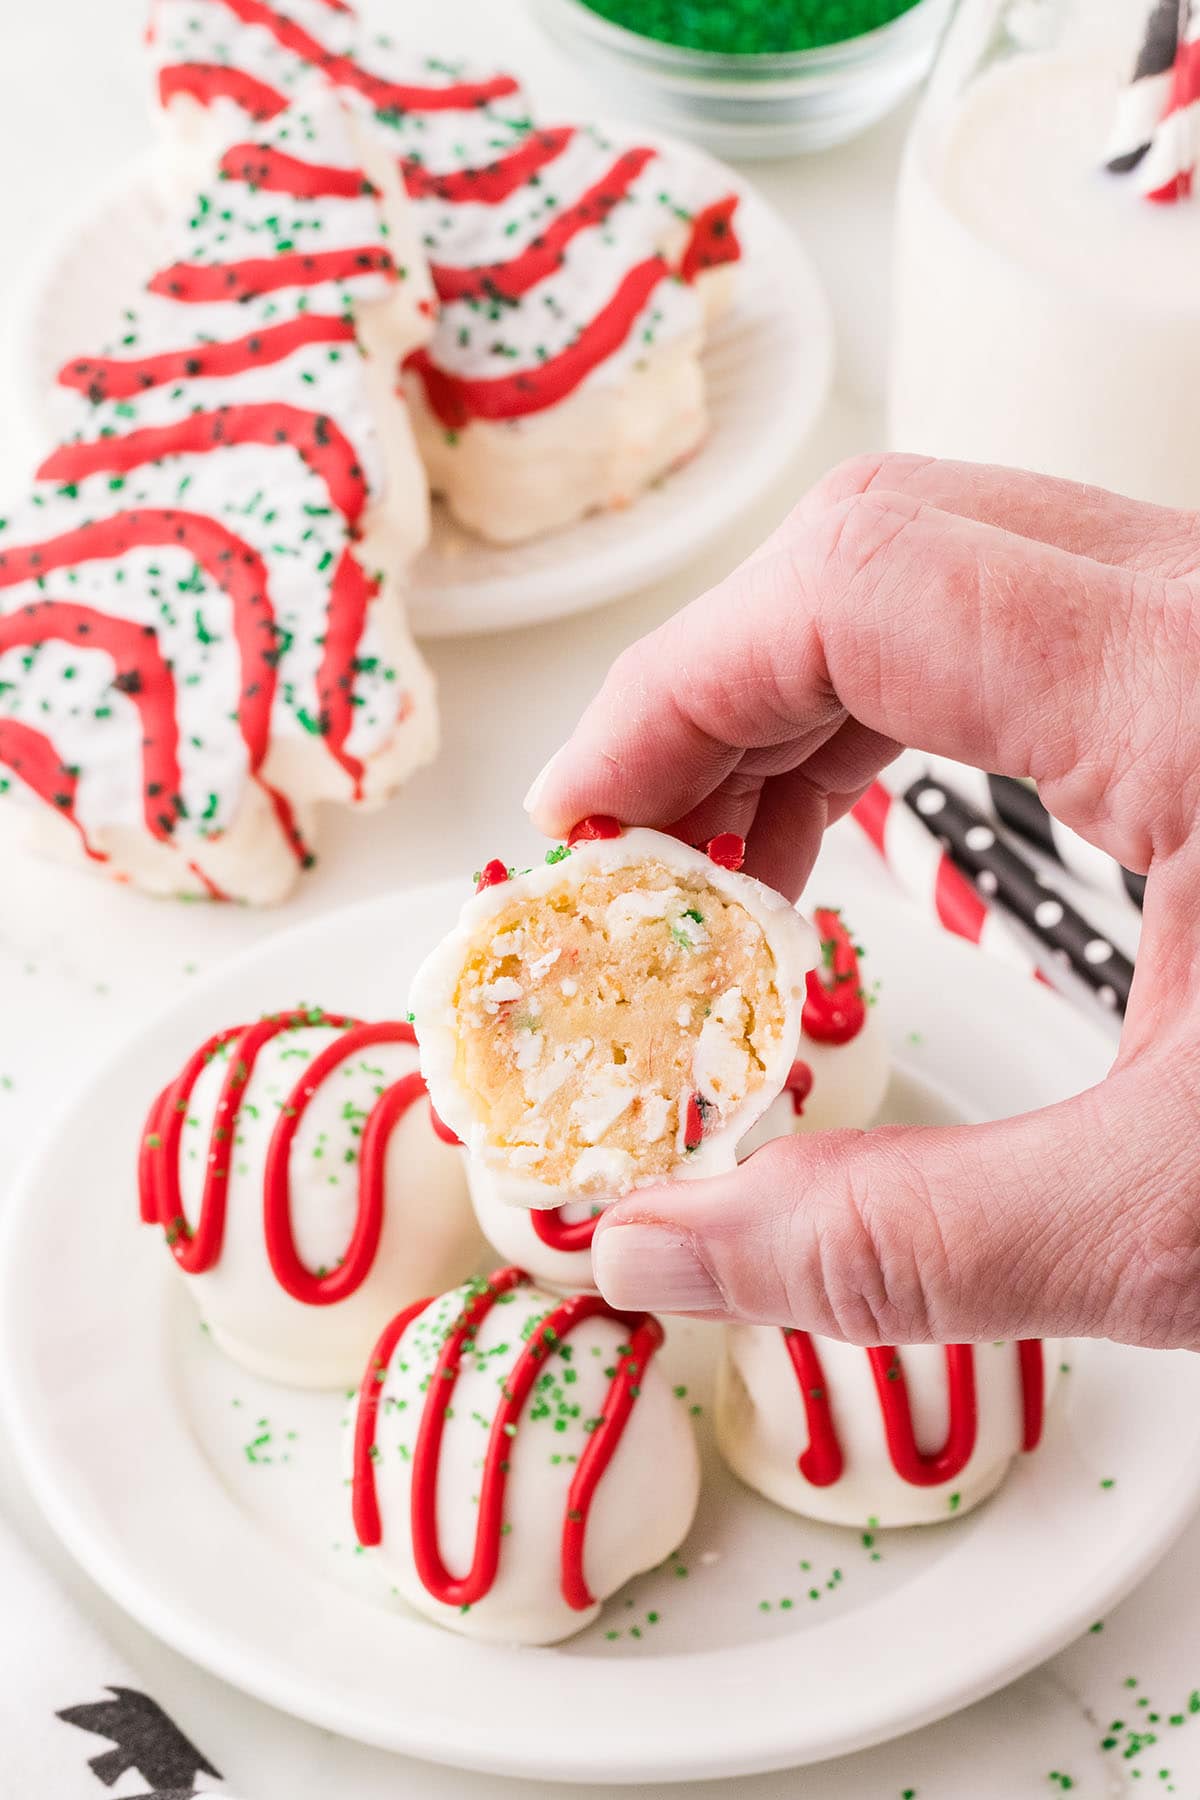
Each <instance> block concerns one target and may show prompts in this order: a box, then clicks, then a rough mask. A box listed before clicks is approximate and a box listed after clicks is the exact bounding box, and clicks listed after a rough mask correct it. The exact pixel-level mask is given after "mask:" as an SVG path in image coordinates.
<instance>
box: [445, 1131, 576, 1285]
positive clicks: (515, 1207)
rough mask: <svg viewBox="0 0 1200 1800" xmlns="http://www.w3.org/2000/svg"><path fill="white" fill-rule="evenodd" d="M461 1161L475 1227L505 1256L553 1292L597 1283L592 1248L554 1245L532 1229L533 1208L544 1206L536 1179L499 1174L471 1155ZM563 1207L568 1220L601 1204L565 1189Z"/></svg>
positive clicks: (508, 1260) (537, 1208)
mask: <svg viewBox="0 0 1200 1800" xmlns="http://www.w3.org/2000/svg"><path fill="white" fill-rule="evenodd" d="M464 1162H465V1163H466V1170H467V1186H468V1187H469V1189H470V1192H471V1203H472V1205H473V1206H474V1208H475V1217H476V1219H478V1221H479V1228H480V1230H481V1231H482V1232H483V1235H484V1237H485V1238H486V1239H487V1241H488V1243H489V1244H491V1245H492V1247H493V1249H495V1250H497V1251H498V1252H499V1253H500V1255H501V1256H502V1257H503V1258H504V1260H505V1261H506V1262H510V1263H515V1264H516V1266H517V1267H518V1268H519V1269H525V1270H526V1271H527V1272H528V1273H529V1274H530V1275H532V1276H533V1279H534V1280H535V1281H537V1282H540V1283H541V1284H542V1286H543V1287H548V1288H551V1289H553V1290H554V1291H555V1292H556V1293H561V1294H580V1293H584V1292H585V1291H586V1292H591V1291H592V1290H594V1289H595V1286H596V1283H595V1281H594V1280H593V1277H592V1253H591V1250H590V1249H588V1250H558V1249H555V1247H554V1245H553V1244H545V1243H543V1242H542V1240H541V1238H540V1237H539V1236H538V1234H537V1231H536V1230H535V1229H534V1224H533V1212H534V1211H535V1210H537V1211H540V1210H544V1200H543V1199H542V1196H541V1190H540V1189H539V1188H538V1187H537V1185H536V1183H534V1182H530V1181H522V1180H521V1179H520V1178H519V1177H517V1176H509V1175H503V1174H500V1173H499V1172H498V1171H497V1170H495V1169H489V1168H488V1167H487V1165H486V1164H485V1163H482V1162H472V1161H471V1160H470V1158H464ZM561 1207H562V1213H563V1218H564V1221H565V1222H566V1223H567V1224H572V1225H573V1224H575V1223H576V1222H577V1221H579V1220H581V1219H587V1218H591V1217H592V1216H594V1214H596V1213H597V1212H602V1211H603V1210H604V1208H603V1203H602V1202H598V1201H594V1200H579V1199H573V1198H572V1197H571V1196H570V1195H566V1194H564V1195H563V1196H562V1201H561Z"/></svg>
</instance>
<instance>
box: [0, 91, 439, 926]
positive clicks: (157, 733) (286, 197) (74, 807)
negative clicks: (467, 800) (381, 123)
mask: <svg viewBox="0 0 1200 1800" xmlns="http://www.w3.org/2000/svg"><path fill="white" fill-rule="evenodd" d="M368 160H369V161H378V162H381V163H382V168H381V169H380V170H379V171H374V170H373V171H372V173H371V174H370V175H368V174H367V172H366V170H365V168H364V159H363V156H362V155H361V154H360V146H359V144H358V143H357V141H356V133H355V130H354V127H353V121H352V120H351V118H350V117H349V115H348V114H347V113H346V111H345V109H344V108H343V107H342V106H341V105H340V103H339V102H338V101H337V100H336V98H335V97H334V96H333V95H332V94H330V93H328V91H326V90H325V89H324V88H323V87H321V86H320V85H319V84H318V85H315V86H314V85H312V84H311V83H310V86H309V90H308V93H307V95H306V97H305V98H304V99H303V100H301V101H299V102H298V103H297V105H296V106H295V107H294V108H293V109H292V110H290V111H289V112H287V113H284V114H280V115H279V116H277V117H276V118H275V119H273V120H272V122H271V123H270V124H269V125H268V126H266V127H260V128H258V130H257V132H256V134H255V135H254V136H253V137H251V138H246V139H243V140H242V141H241V142H239V143H238V144H236V145H233V146H231V147H229V148H228V150H227V151H226V152H225V154H224V155H223V156H222V158H221V162H220V166H219V168H218V170H217V171H216V173H215V177H214V179H213V180H212V181H210V182H209V183H208V184H207V185H206V186H205V187H204V189H203V190H202V191H201V192H200V193H199V195H197V196H195V197H194V198H193V200H192V201H191V203H190V204H189V206H188V208H187V209H186V213H185V216H184V217H183V218H182V219H181V220H180V221H179V222H178V226H177V228H176V230H174V231H173V233H172V255H171V257H170V260H169V261H168V262H167V263H166V264H165V266H164V267H163V268H162V269H160V270H159V271H158V272H157V273H155V274H154V275H153V276H152V277H151V279H150V280H149V282H147V283H146V284H145V286H144V288H143V289H142V290H141V291H139V292H137V293H136V294H135V295H134V297H133V298H132V299H131V302H130V304H129V306H128V307H127V308H126V309H125V311H124V313H123V315H122V318H121V320H120V322H119V325H118V327H117V329H116V330H115V331H114V332H113V334H112V335H111V336H110V338H109V340H108V341H107V342H105V343H104V344H103V345H102V347H101V349H100V350H99V351H98V352H97V353H95V354H92V353H85V354H81V355H79V356H76V357H73V358H72V359H71V360H70V361H69V362H68V363H67V364H65V365H64V367H63V369H62V371H61V373H60V376H59V384H60V400H61V407H62V413H61V416H62V419H63V426H64V430H63V441H62V442H61V443H60V444H59V446H58V447H57V448H56V449H55V450H53V451H52V452H51V453H50V454H49V455H48V456H47V457H46V458H45V459H44V460H43V462H42V463H41V465H40V467H39V469H38V471H37V476H38V482H37V486H36V487H35V489H34V491H33V493H32V495H30V496H29V497H28V498H27V499H26V500H25V501H24V502H23V503H21V504H19V505H17V506H16V507H15V508H13V509H12V510H10V511H9V512H8V514H7V516H6V517H5V518H4V521H3V526H2V528H0V764H2V765H3V766H2V767H0V780H2V782H3V785H4V788H5V790H6V791H7V792H9V793H10V794H12V795H13V796H14V797H16V798H19V799H22V800H26V801H27V800H29V799H31V798H32V799H36V800H38V801H40V802H42V804H43V807H44V808H46V809H47V812H48V815H49V817H48V823H47V825H46V827H45V829H44V830H43V833H42V835H43V836H44V838H45V839H46V840H47V842H48V844H49V845H50V847H56V846H62V847H67V846H71V845H74V846H76V847H82V848H83V850H84V852H85V853H86V854H87V855H88V856H89V857H90V858H91V859H92V860H94V861H96V862H98V863H107V864H108V866H109V870H110V872H111V873H113V874H115V875H117V876H119V877H124V878H127V879H133V880H135V881H137V882H138V883H139V884H140V885H143V886H146V887H147V888H150V889H151V890H153V891H166V892H173V891H183V892H187V891H201V892H205V891H206V892H210V893H213V892H220V893H222V894H225V895H228V896H230V897H236V898H249V899H273V898H277V897H278V896H279V895H280V894H281V893H282V892H284V891H285V890H286V888H287V887H288V886H289V885H290V883H291V880H292V879H293V877H294V874H295V871H296V869H297V867H298V866H300V865H301V864H303V863H304V862H306V861H307V860H308V858H309V855H310V850H309V834H310V831H311V809H312V805H313V803H314V802H316V801H318V800H339V801H343V802H350V803H360V802H370V801H375V800H379V799H382V798H384V797H385V796H386V795H387V794H388V793H389V792H390V791H392V789H394V787H395V785H396V784H397V783H398V782H399V781H400V780H401V779H403V777H404V776H405V775H406V774H407V773H408V772H409V770H410V769H411V768H412V767H414V766H415V765H416V764H418V763H420V762H423V761H425V760H427V759H428V757H429V755H430V753H431V751H432V748H433V743H434V737H435V730H436V726H435V719H434V713H433V702H432V691H431V686H430V682H429V677H428V675H427V673H426V671H425V669H424V667H423V665H422V664H421V662H420V659H419V657H418V656H417V653H416V651H415V648H414V647H413V645H412V642H411V639H410V638H409V635H408V631H407V627H406V625H405V621H404V613H403V607H402V603H401V599H400V595H399V593H398V592H397V589H396V582H397V578H398V577H399V576H400V575H402V572H403V568H404V565H405V563H406V561H407V559H408V557H409V556H410V555H411V553H412V551H413V550H414V549H415V548H416V547H417V546H418V545H419V543H420V542H421V541H422V540H423V538H424V535H425V532H426V530H427V498H426V494H425V489H424V482H423V477H422V474H421V471H420V466H419V460H418V458H417V455H416V451H415V447H414V444H413V440H412V436H411V433H410V430H409V427H408V424H407V420H406V418H405V416H404V409H403V406H402V405H400V404H398V403H397V401H396V399H395V397H394V395H393V393H392V391H391V390H392V381H391V377H390V370H391V368H392V366H393V359H394V355H395V354H396V352H397V350H400V351H403V350H405V349H409V348H411V346H412V345H413V343H414V342H416V341H418V340H419V339H420V337H421V336H422V335H423V334H424V333H425V332H426V331H427V329H428V325H427V315H428V296H427V292H426V290H425V288H424V286H423V283H422V281H421V279H420V278H419V277H417V276H410V275H408V274H406V273H405V272H404V271H402V270H401V268H400V267H399V266H398V265H397V262H396V258H395V256H394V254H393V248H392V246H393V242H394V240H395V237H396V235H397V232H396V226H395V221H396V220H398V219H402V217H403V212H404V207H405V202H404V198H403V194H402V191H401V190H400V188H399V184H398V182H397V181H396V178H395V173H394V170H393V169H392V167H391V164H390V161H389V160H388V159H387V158H383V159H379V158H373V159H372V158H370V156H368ZM371 346H375V347H376V348H375V353H374V354H369V353H368V352H369V350H370V347H371ZM385 500H386V508H385Z"/></svg>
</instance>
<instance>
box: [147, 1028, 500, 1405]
mask: <svg viewBox="0 0 1200 1800" xmlns="http://www.w3.org/2000/svg"><path fill="white" fill-rule="evenodd" d="M443 1133H444V1128H441V1130H439V1128H438V1125H437V1122H436V1121H435V1119H434V1116H433V1113H432V1110H431V1108H430V1105H429V1101H428V1097H427V1095H426V1091H425V1084H424V1081H423V1080H422V1078H421V1074H420V1070H419V1068H418V1066H417V1052H416V1044H415V1039H414V1036H413V1031H412V1027H411V1026H410V1025H407V1024H403V1023H399V1022H394V1023H392V1022H389V1023H382V1024H375V1025H368V1024H362V1023H360V1022H358V1021H357V1020H353V1019H346V1018H341V1017H338V1016H335V1015H332V1014H327V1013H323V1012H320V1011H316V1010H304V1011H297V1012H292V1013H280V1014H278V1015H275V1016H274V1017H270V1018H267V1019H263V1020H260V1021H259V1022H258V1023H257V1024H255V1025H249V1026H235V1027H234V1028H233V1029H232V1030H230V1031H225V1032H219V1033H218V1034H217V1035H216V1036H215V1037H213V1038H211V1039H210V1040H209V1041H208V1042H207V1043H206V1044H204V1045H202V1046H201V1048H200V1049H199V1050H198V1051H197V1052H196V1053H195V1054H194V1055H193V1056H192V1057H191V1058H190V1059H189V1061H188V1062H187V1063H186V1064H185V1065H184V1068H183V1069H182V1071H181V1072H180V1073H179V1074H178V1075H177V1076H176V1077H175V1079H174V1080H173V1081H172V1082H171V1083H170V1084H169V1085H168V1086H167V1087H166V1088H165V1089H164V1090H163V1092H162V1093H161V1094H160V1095H159V1097H158V1099H157V1100H156V1101H155V1102H154V1105H153V1106H152V1108H151V1109H150V1115H149V1118H148V1119H147V1121H146V1127H145V1133H144V1137H143V1142H142V1152H141V1161H140V1166H139V1186H140V1191H141V1208H142V1217H143V1219H144V1220H145V1221H146V1222H147V1223H157V1224H160V1225H161V1226H162V1227H163V1229H164V1231H165V1233H166V1237H167V1242H168V1244H169V1245H170V1247H171V1250H172V1253H173V1255H174V1257H175V1261H176V1265H177V1266H178V1268H179V1269H180V1270H181V1272H182V1273H183V1275H184V1277H185V1278H186V1279H187V1282H188V1285H189V1287H190V1288H191V1290H192V1293H193V1295H194V1297H195V1300H196V1303H197V1305H198V1306H199V1308H200V1313H201V1316H202V1318H203V1319H204V1321H205V1323H206V1324H207V1325H208V1326H209V1328H210V1330H211V1331H212V1334H213V1337H214V1338H215V1339H216V1341H217V1343H218V1344H220V1346H221V1348H222V1349H223V1350H225V1351H227V1352H228V1354H229V1355H230V1356H232V1357H233V1358H234V1359H235V1360H236V1361H237V1362H239V1363H241V1364H243V1366H244V1367H246V1368H248V1369H251V1370H252V1371H253V1372H254V1373H255V1374H258V1375H264V1376H266V1377H267V1378H268V1379H270V1380H274V1381H284V1382H288V1383H291V1384H292V1385H294V1386H297V1387H315V1388H326V1387H344V1386H346V1385H348V1384H350V1383H352V1382H354V1381H357V1379H358V1377H359V1375H360V1374H361V1372H362V1365H363V1362H364V1360H365V1358H366V1356H367V1354H368V1352H369V1351H370V1348H371V1345H372V1344H373V1343H374V1342H375V1339H376V1338H377V1337H378V1335H379V1332H380V1331H381V1329H382V1328H383V1326H384V1325H385V1324H386V1322H387V1320H388V1319H389V1318H390V1317H391V1316H392V1314H393V1313H394V1311H395V1309H396V1306H397V1305H398V1304H402V1303H404V1302H406V1301H409V1300H411V1299H412V1298H413V1297H414V1296H415V1295H417V1294H421V1293H424V1292H426V1291H427V1290H428V1288H429V1287H430V1286H432V1285H434V1284H437V1285H440V1286H444V1285H445V1284H446V1283H447V1282H452V1281H460V1280H462V1279H463V1278H464V1277H465V1276H466V1275H467V1274H469V1273H470V1272H471V1270H472V1269H473V1268H476V1267H477V1266H478V1262H479V1255H480V1251H481V1248H482V1240H481V1238H480V1236H479V1231H478V1228H477V1226H476V1224H475V1220H474V1216H473V1214H472V1211H471V1206H470V1202H469V1199H468V1196H467V1191H466V1181H465V1178H464V1174H463V1168H462V1161H461V1154H460V1152H459V1150H458V1149H457V1148H456V1146H455V1145H454V1144H453V1142H452V1141H449V1140H448V1138H447V1137H446V1136H445V1135H443Z"/></svg>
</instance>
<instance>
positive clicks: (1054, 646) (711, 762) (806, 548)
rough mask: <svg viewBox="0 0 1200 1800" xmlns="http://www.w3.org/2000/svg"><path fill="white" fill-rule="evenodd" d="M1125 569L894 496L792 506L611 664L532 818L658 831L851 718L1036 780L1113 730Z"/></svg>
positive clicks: (778, 765) (787, 766) (802, 757)
mask: <svg viewBox="0 0 1200 1800" xmlns="http://www.w3.org/2000/svg"><path fill="white" fill-rule="evenodd" d="M1137 579H1138V578H1137V577H1135V576H1133V575H1131V574H1130V573H1129V572H1128V571H1126V570H1123V569H1119V568H1115V567H1113V566H1111V565H1107V564H1102V563H1097V562H1093V561H1091V560H1090V559H1089V558H1086V557H1083V556H1079V555H1075V554H1073V553H1071V552H1069V551H1065V550H1061V549H1058V548H1056V547H1054V546H1051V545H1045V544H1036V543H1033V542H1031V541H1030V540H1029V539H1026V538H1022V537H1017V536H1015V535H1013V534H1011V533H1009V532H1006V531H1004V530H1002V529H1000V528H998V527H996V526H993V525H986V524H980V523H978V522H976V521H973V520H968V519H963V518H959V517H957V516H955V515H952V514H949V513H945V512H942V511H940V510H939V509H937V508H936V507H932V506H929V505H927V504H925V503H923V502H921V501H919V500H915V499H913V498H911V497H909V496H907V495H902V494H888V493H881V492H878V491H874V490H873V491H871V492H870V493H866V494H858V495H855V496H852V497H851V498H849V499H847V500H845V501H843V502H841V503H839V504H837V505H834V506H832V507H831V508H830V509H829V510H828V511H827V512H825V513H823V514H821V515H820V516H818V517H816V518H806V517H804V516H803V515H802V514H800V513H796V514H793V515H792V517H791V518H790V519H789V520H788V521H787V522H786V523H785V524H784V525H783V526H782V527H781V528H780V530H779V531H778V532H777V533H776V534H775V537H774V538H773V539H772V540H771V541H770V542H769V544H768V545H767V546H765V547H764V548H763V549H762V550H760V551H759V552H758V553H757V554H756V555H755V557H754V558H752V559H751V561H750V562H748V563H746V564H744V565H743V566H742V567H741V568H740V569H738V570H735V571H734V573H733V574H732V575H731V576H730V577H729V578H728V580H726V581H724V582H722V583H721V584H720V585H719V586H718V587H716V588H713V589H711V590H710V591H709V592H708V593H707V594H705V595H703V596H702V597H701V598H700V599H699V600H697V601H694V602H693V603H692V604H691V605H690V606H688V607H685V608H684V609H683V611H682V612H680V613H678V614H676V615H675V617H674V618H672V619H670V620H668V621H667V623H666V624H665V625H663V626H661V627H660V628H659V629H658V630H657V631H655V632H653V633H651V634H650V636H649V637H646V638H644V639H642V640H641V641H640V642H639V643H637V644H635V645H633V646H632V648H631V649H629V650H627V651H625V652H624V653H623V654H622V656H620V657H619V658H618V659H617V661H616V663H615V664H614V665H613V668H612V670H611V671H610V673H609V675H608V677H607V679H606V681H605V683H604V685H603V687H602V688H601V690H600V692H599V694H598V695H597V697H596V699H595V700H594V701H593V702H592V703H591V705H590V706H589V707H588V709H587V711H586V712H585V713H584V715H583V718H582V719H581V721H580V723H579V726H578V727H577V728H576V730H575V732H574V733H573V734H572V736H571V738H570V739H569V740H568V741H567V743H566V744H565V745H564V747H563V749H562V750H561V751H560V752H559V753H558V755H557V756H556V757H555V758H554V759H553V761H552V763H551V764H550V765H549V767H548V768H547V770H546V771H545V772H544V777H543V779H542V781H541V784H540V787H539V790H538V791H537V793H536V794H534V795H532V796H531V806H530V810H531V812H532V814H533V818H534V821H535V823H536V824H537V825H538V826H539V827H540V828H541V829H543V830H545V831H547V832H549V833H556V832H561V831H565V830H569V829H570V827H571V825H572V824H574V822H575V821H576V820H577V819H579V818H581V817H583V816H585V815H586V814H588V813H593V812H604V813H611V814H613V815H614V816H616V817H618V818H620V819H622V820H624V821H626V822H627V823H631V824H632V823H636V824H653V825H660V826H661V825H667V824H669V823H671V822H672V821H674V820H677V819H680V818H683V817H685V816H686V815H687V814H689V813H691V812H693V811H694V810H695V809H696V808H697V807H699V806H700V805H701V803H702V802H703V801H705V800H706V799H707V797H708V796H709V795H711V794H713V793H714V791H715V790H716V789H718V788H719V787H720V786H721V784H722V783H723V782H725V781H727V780H729V779H730V778H731V777H733V776H734V774H735V771H736V773H737V777H738V778H739V779H741V778H749V780H750V782H751V784H752V785H753V783H754V782H756V781H760V780H761V778H764V777H768V776H779V775H782V774H784V773H786V772H788V771H792V770H798V769H803V768H804V766H805V765H806V764H808V763H809V762H810V759H813V761H812V766H813V767H814V768H818V769H819V767H820V762H821V759H820V757H819V756H818V754H817V753H818V752H819V751H820V749H821V747H822V746H823V745H825V744H827V743H828V742H829V741H830V740H831V739H832V738H833V737H834V734H835V733H837V732H838V731H839V730H840V729H841V728H842V727H843V726H845V725H846V724H847V722H848V721H856V722H858V723H859V724H861V725H862V726H864V727H866V729H867V731H868V732H869V733H872V734H874V735H875V736H876V737H877V738H878V740H879V742H880V744H881V745H883V746H887V745H889V744H893V743H901V744H909V745H913V746H915V747H917V748H920V749H924V750H929V751H933V752H936V753H939V754H941V755H945V756H952V757H956V758H958V759H959V760H962V761H965V762H973V763H976V764H978V765H979V766H981V767H986V768H988V769H992V770H994V771H996V772H997V773H1000V774H1013V775H1033V776H1035V777H1038V778H1041V779H1051V778H1053V777H1054V776H1055V775H1056V774H1060V773H1065V772H1066V771H1068V770H1070V769H1072V768H1074V767H1076V766H1077V765H1078V763H1079V761H1080V759H1081V751H1082V748H1083V746H1084V745H1085V744H1086V743H1087V742H1088V741H1089V738H1090V736H1091V734H1092V733H1093V732H1094V730H1095V729H1096V726H1097V721H1098V719H1106V720H1108V721H1109V725H1110V728H1111V719H1112V695H1111V692H1109V691H1108V686H1109V683H1108V676H1109V671H1108V670H1107V669H1106V666H1105V650H1106V646H1107V645H1108V643H1109V642H1110V641H1111V624H1112V619H1113V617H1114V614H1119V615H1123V616H1126V617H1127V616H1128V615H1129V613H1130V612H1131V610H1132V606H1133V601H1134V598H1135V583H1136V581H1137ZM1141 579H1142V580H1144V578H1141ZM887 756H888V752H887V751H886V749H885V750H884V751H883V752H882V753H881V758H880V762H879V766H880V767H882V765H883V762H885V761H886V760H887ZM868 773H869V771H868Z"/></svg>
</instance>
